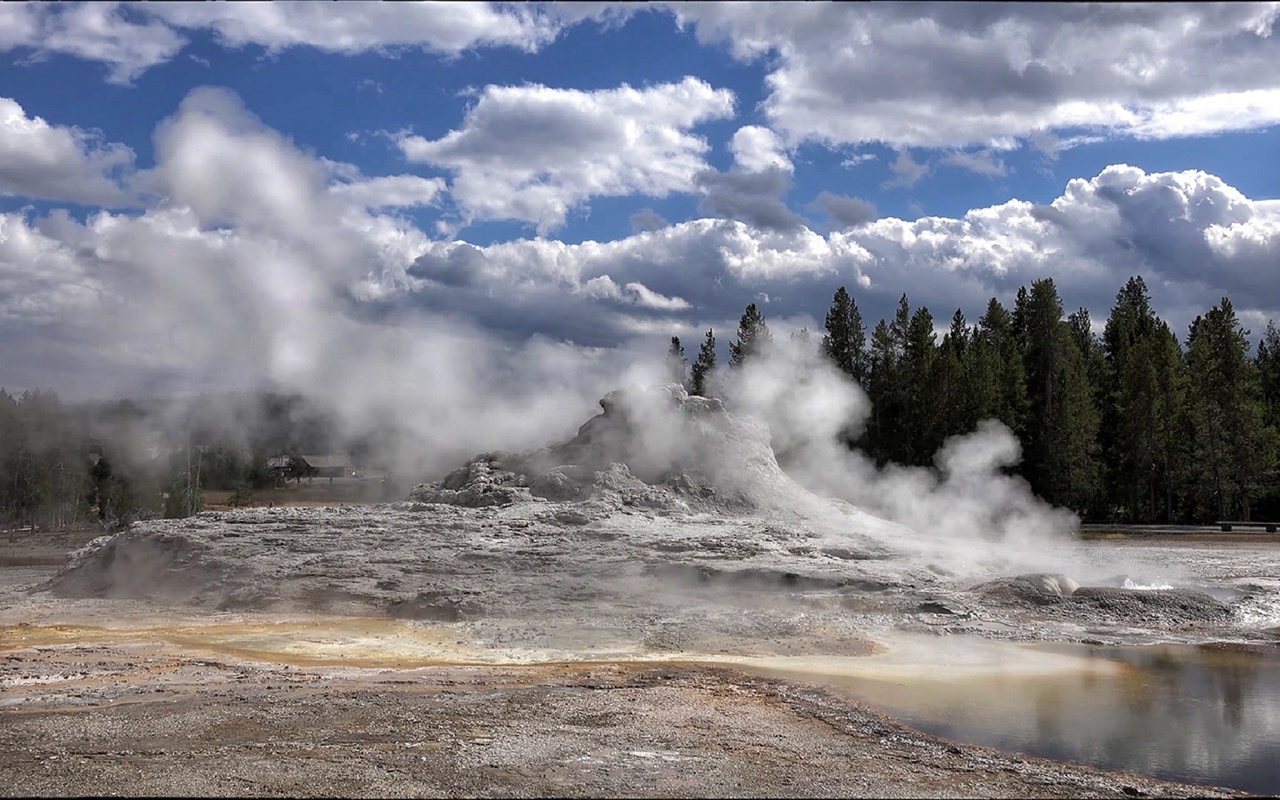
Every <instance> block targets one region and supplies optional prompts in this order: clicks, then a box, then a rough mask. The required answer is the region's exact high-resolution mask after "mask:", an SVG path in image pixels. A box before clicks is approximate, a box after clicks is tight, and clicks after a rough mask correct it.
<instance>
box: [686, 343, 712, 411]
mask: <svg viewBox="0 0 1280 800" xmlns="http://www.w3.org/2000/svg"><path fill="white" fill-rule="evenodd" d="M715 372H716V337H715V335H714V333H713V332H712V330H710V329H708V330H707V336H706V338H705V339H703V340H702V346H701V347H700V348H698V357H697V359H695V360H694V362H693V368H692V369H691V370H690V375H689V394H692V395H698V396H699V397H713V396H714V392H715Z"/></svg>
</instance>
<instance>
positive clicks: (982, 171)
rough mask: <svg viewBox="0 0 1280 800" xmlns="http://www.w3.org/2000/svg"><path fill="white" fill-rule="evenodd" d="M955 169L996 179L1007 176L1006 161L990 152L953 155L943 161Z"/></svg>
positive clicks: (981, 151) (982, 151) (980, 151)
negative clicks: (998, 176) (996, 177)
mask: <svg viewBox="0 0 1280 800" xmlns="http://www.w3.org/2000/svg"><path fill="white" fill-rule="evenodd" d="M942 160H943V162H944V163H946V164H950V165H951V166H953V167H960V168H961V169H967V170H969V171H970V172H973V173H975V174H977V175H986V176H988V177H994V176H997V175H1004V174H1005V171H1006V170H1005V165H1004V161H1002V160H1001V159H999V158H996V156H995V154H994V153H992V152H991V151H990V150H979V151H977V152H975V153H952V154H950V155H948V156H946V157H945V158H943V159H942Z"/></svg>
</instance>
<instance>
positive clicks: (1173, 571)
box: [0, 387, 1280, 797]
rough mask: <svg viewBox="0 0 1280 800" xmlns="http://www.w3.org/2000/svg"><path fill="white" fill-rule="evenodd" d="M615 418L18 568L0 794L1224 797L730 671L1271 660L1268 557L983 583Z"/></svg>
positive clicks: (676, 422) (748, 434)
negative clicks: (379, 487) (1002, 650)
mask: <svg viewBox="0 0 1280 800" xmlns="http://www.w3.org/2000/svg"><path fill="white" fill-rule="evenodd" d="M602 408H603V410H604V413H603V414H601V415H600V416H598V417H596V418H593V419H592V420H589V421H588V423H587V424H585V425H584V426H583V427H582V429H581V430H580V431H579V433H578V435H577V436H576V437H574V438H573V439H572V440H570V441H568V442H566V443H563V444H560V445H556V446H551V447H547V448H544V449H542V450H539V451H536V452H533V453H524V454H510V453H489V454H483V455H481V456H478V457H477V458H475V459H474V460H472V461H471V462H470V463H468V464H466V465H463V466H461V467H460V468H459V469H458V470H456V471H455V472H454V473H452V474H450V475H449V476H447V477H445V478H444V479H443V480H441V481H439V482H436V483H431V484H423V485H422V486H419V487H418V488H416V489H415V490H414V491H413V492H412V494H411V495H410V498H409V499H408V500H407V501H403V502H399V503H392V504H387V505H375V506H364V505H361V506H356V505H351V506H346V507H340V508H274V509H264V508H257V509H242V510H238V511H229V512H207V513H204V514H201V515H198V516H196V517H194V518H191V519H188V520H180V521H154V522H149V523H145V524H140V525H137V526H135V527H134V528H132V529H130V530H128V531H125V532H122V533H120V534H117V535H115V536H111V537H102V538H98V539H95V540H93V541H91V542H89V543H87V545H86V546H84V547H82V548H79V549H75V551H74V552H73V553H71V554H70V556H69V557H68V558H67V560H66V562H65V564H62V563H59V562H58V560H57V559H51V558H50V557H49V552H50V546H49V545H47V544H41V543H39V542H36V541H32V540H23V541H22V542H17V543H12V542H11V543H10V545H9V546H8V548H6V550H5V557H4V558H3V559H0V652H3V653H4V658H5V661H4V664H3V667H0V715H3V718H4V724H3V725H0V748H3V752H4V754H5V756H6V757H5V759H3V760H2V761H0V793H9V794H21V795H30V794H84V793H88V794H101V793H106V792H112V793H122V794H169V793H173V794H200V795H245V794H255V795H271V794H276V795H321V794H323V795H330V794H332V795H351V794H359V795H366V796H369V795H377V796H383V795H467V796H472V795H475V796H479V795H485V796H508V795H515V796H546V795H596V796H598V795H627V796H656V795H663V796H675V795H680V796H686V795H701V796H726V795H735V796H746V795H772V796H783V795H787V796H791V795H827V796H877V797H887V796H928V797H934V796H956V797H962V796H984V797H996V796H1009V797H1012V796H1042V797H1068V796H1069V797H1078V796H1144V795H1148V796H1193V795H1194V796H1205V795H1210V794H1218V792H1217V791H1216V790H1211V789H1207V788H1205V787H1190V786H1180V785H1176V784H1168V783H1163V782H1159V781H1154V780H1150V779H1146V778H1139V777H1135V776H1123V775H1114V774H1107V773H1102V772H1099V771H1096V770H1092V769H1087V768H1084V767H1079V766H1070V765H1061V764H1054V763H1051V762H1046V761H1042V760H1037V759H1030V758H1026V759H1024V758H1018V757H1014V756H1005V755H1000V754H996V753H994V752H991V751H987V750H983V749H981V748H975V747H968V746H961V745H956V744H952V743H948V742H944V741H941V740H938V739H935V738H932V737H929V736H925V735H922V734H920V733H917V732H914V731H912V730H910V729H908V728H906V727H904V726H902V725H900V724H898V723H895V722H893V721H892V720H888V719H886V718H884V717H883V716H881V715H880V714H878V713H876V712H874V711H872V710H870V709H868V708H865V707H863V706H861V705H859V704H857V703H856V702H854V701H852V700H850V699H848V698H844V697H838V696H836V695H833V694H830V693H827V692H825V691H823V690H821V689H818V688H817V687H813V686H805V685H798V684H789V683H783V682H779V681H777V680H774V679H767V678H763V677H759V675H758V674H754V676H753V674H749V673H746V672H742V671H739V670H738V669H736V668H735V667H734V666H733V665H735V664H736V665H743V666H750V664H752V663H757V664H759V663H764V662H763V661H761V659H766V660H767V659H775V661H776V660H777V659H782V660H783V661H785V660H786V659H795V658H802V657H803V658H837V659H846V660H849V659H853V660H865V661H867V662H868V663H870V662H872V661H874V660H875V659H877V658H881V657H882V655H883V654H884V652H885V651H886V650H892V649H893V648H894V647H895V644H894V643H895V642H896V641H898V640H899V639H900V638H901V637H903V636H914V637H922V636H923V637H925V641H927V639H928V637H937V636H941V635H976V636H980V637H984V639H995V640H1008V641H1012V642H1023V641H1029V640H1048V641H1063V642H1090V643H1106V644H1121V643H1132V642H1148V641H1172V642H1179V641H1182V642H1206V641H1222V640H1227V641H1234V642H1237V643H1242V644H1253V645H1264V646H1268V647H1272V646H1274V643H1275V641H1276V639H1277V629H1276V628H1275V625H1276V624H1280V604H1278V603H1277V598H1278V597H1280V582H1278V581H1277V579H1275V578H1273V577H1270V576H1274V575H1276V574H1277V572H1276V565H1277V557H1276V556H1277V553H1278V552H1280V550H1278V549H1277V548H1275V547H1273V546H1271V543H1270V542H1265V543H1260V544H1259V545H1258V546H1256V547H1251V546H1248V545H1243V546H1241V547H1236V548H1232V549H1231V550H1230V551H1229V552H1224V553H1221V554H1216V555H1215V554H1214V553H1208V554H1206V552H1205V548H1202V547H1201V548H1198V549H1197V548H1195V547H1190V548H1186V549H1184V550H1182V551H1179V550H1178V549H1177V548H1176V547H1174V548H1173V549H1168V548H1163V547H1153V548H1151V549H1150V550H1149V551H1148V550H1144V549H1143V548H1142V547H1136V548H1135V547H1129V546H1128V545H1127V544H1126V545H1121V544H1119V543H1112V542H1098V543H1094V544H1092V545H1090V547H1089V548H1088V549H1087V550H1082V549H1081V548H1080V546H1079V544H1078V542H1077V541H1076V540H1074V539H1073V538H1072V537H1070V536H1069V535H1066V536H1063V537H1061V538H1060V539H1056V540H1046V541H1043V542H1038V543H1036V546H1035V547H1034V548H1031V549H1030V550H1029V551H1026V549H1025V548H1024V552H1022V553H1018V554H1015V553H1012V552H1011V548H1009V547H1005V546H1002V545H1001V543H999V542H994V543H992V546H991V547H989V548H986V549H985V550H984V551H983V552H982V553H981V554H979V555H981V556H982V557H981V558H977V557H967V558H965V559H963V560H961V559H957V558H955V555H956V553H957V550H956V549H955V548H954V547H953V548H951V549H948V548H937V549H932V550H930V549H928V548H921V547H919V546H916V545H917V544H918V541H919V539H918V537H915V532H912V531H908V530H906V529H903V528H901V527H900V526H897V525H894V524H892V523H889V522H886V521H884V520H879V519H876V518H874V517H871V516H870V515H867V514H865V513H863V512H862V511H860V510H858V509H856V508H853V507H852V506H849V505H848V504H842V503H838V502H831V501H825V500H821V499H820V498H817V497H816V496H814V495H812V494H810V493H808V492H806V491H805V490H804V489H803V488H801V487H799V486H798V485H796V484H795V482H794V481H792V480H791V479H790V478H789V477H788V476H787V475H786V474H785V473H784V472H783V471H782V470H781V469H780V468H779V466H778V464H777V462H776V460H775V459H774V456H773V453H772V450H771V449H770V446H769V440H768V431H767V429H762V428H761V426H760V425H759V424H757V423H753V422H751V421H749V420H743V419H738V418H736V417H734V416H733V415H731V414H728V413H726V412H725V411H724V410H723V409H722V408H720V407H719V406H718V405H716V404H715V403H713V402H710V401H705V400H702V399H701V398H689V397H688V396H687V395H684V394H683V392H682V391H680V390H679V389H678V388H674V387H672V388H669V389H666V390H662V391H661V392H658V393H652V392H651V393H648V394H641V395H636V394H634V393H632V394H627V393H622V394H614V395H610V396H609V397H607V398H605V400H604V401H602ZM913 537H915V538H913ZM74 544H76V543H72V542H67V543H65V548H64V549H65V550H70V549H72V547H73V546H74ZM42 547H43V548H44V549H41V548H42ZM24 548H28V549H26V550H24ZM1028 552H1029V555H1028ZM969 555H973V554H972V553H970V554H969ZM1015 556H1016V557H1015ZM1028 558H1030V561H1028V560H1027V559H1028ZM890 655H892V654H890ZM717 664H718V666H716V665H717Z"/></svg>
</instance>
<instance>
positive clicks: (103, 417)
mask: <svg viewBox="0 0 1280 800" xmlns="http://www.w3.org/2000/svg"><path fill="white" fill-rule="evenodd" d="M335 427H336V425H335V423H334V422H333V421H332V420H330V419H328V418H327V417H326V416H325V415H324V414H323V413H321V412H319V411H318V410H316V409H315V408H312V407H310V406H309V405H308V404H307V403H306V401H305V399H303V398H301V397H298V396H292V395H275V394H271V393H255V394H244V393H232V394H224V395H202V396H199V397H195V398H191V399H189V400H186V401H183V402H181V403H177V402H175V401H170V400H162V399H157V400H112V401H104V402H94V403H87V404H79V405H74V404H66V403H63V402H62V401H61V400H60V399H59V398H58V396H57V394H55V393H54V392H50V391H46V390H33V391H27V392H23V393H22V394H21V395H18V396H16V397H15V396H13V395H10V394H9V393H8V392H6V391H4V390H3V389H0V529H10V530H12V529H16V528H20V527H27V528H31V527H34V528H46V529H66V528H73V527H83V526H86V525H101V526H103V527H105V528H108V529H111V528H118V527H120V526H122V525H125V524H127V523H128V522H130V521H132V520H134V519H138V518H146V517H152V516H167V517H184V516H188V515H190V514H193V513H195V512H197V511H200V510H201V508H202V506H203V493H204V491H205V490H227V491H233V492H237V493H248V492H249V491H252V490H254V489H262V488H266V487H270V486H274V485H278V484H279V483H280V482H281V481H282V480H283V479H284V478H285V477H287V476H288V475H287V474H282V473H281V472H279V471H275V472H273V471H271V470H269V469H268V468H267V459H268V458H269V457H271V456H276V455H290V456H296V455H297V454H299V453H302V452H327V451H328V450H329V449H331V448H332V447H333V446H335V445H336V444H338V442H337V441H336V437H334V435H333V433H332V432H333V430H334V429H335ZM341 444H342V445H344V446H345V447H346V449H348V450H349V451H350V452H352V453H353V454H355V455H356V456H363V455H364V454H365V453H364V451H368V450H370V448H372V447H374V446H376V443H374V442H370V443H364V451H362V450H361V447H362V443H361V442H350V441H344V442H341ZM295 463H296V462H295Z"/></svg>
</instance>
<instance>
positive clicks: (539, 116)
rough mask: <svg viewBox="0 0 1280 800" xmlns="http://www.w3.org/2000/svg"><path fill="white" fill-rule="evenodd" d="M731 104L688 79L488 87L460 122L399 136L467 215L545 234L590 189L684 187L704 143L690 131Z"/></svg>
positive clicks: (720, 92)
mask: <svg viewBox="0 0 1280 800" xmlns="http://www.w3.org/2000/svg"><path fill="white" fill-rule="evenodd" d="M733 106H734V96H733V93H732V92H730V91H728V90H726V89H713V88H712V87H711V86H710V85H708V84H707V83H705V82H704V81H701V80H699V79H697V78H691V77H689V78H685V79H684V80H682V81H680V82H679V83H667V84H659V85H656V86H651V87H646V88H643V89H635V88H632V87H631V86H628V85H626V84H623V85H622V86H620V87H619V88H617V89H606V90H601V91H595V92H584V91H578V90H574V89H555V88H551V87H547V86H542V85H537V84H534V85H527V86H486V87H485V88H484V89H483V90H482V91H481V92H480V94H479V96H478V98H477V99H476V102H475V104H474V105H473V106H472V107H471V108H470V109H469V110H468V111H467V115H466V119H465V121H464V123H463V126H462V127H461V128H460V129H458V130H454V131H450V132H449V133H448V134H446V135H445V136H444V137H442V138H440V139H436V140H428V139H425V138H423V137H421V136H411V135H401V136H400V137H399V139H398V143H399V145H400V148H401V150H402V151H403V152H404V155H405V157H406V158H408V159H409V160H410V161H415V162H421V163H428V164H433V165H435V166H438V167H443V168H445V169H448V170H451V171H452V172H453V173H454V177H453V180H452V183H451V187H450V194H451V197H452V199H453V201H454V202H455V203H457V204H458V205H459V207H461V209H462V210H463V211H464V212H465V214H466V215H467V216H468V217H469V218H472V219H515V220H524V221H527V222H532V223H535V224H536V225H537V226H538V231H539V234H545V233H546V232H547V231H549V230H550V229H552V228H554V227H556V226H558V225H561V224H563V223H564V221H565V217H566V215H567V214H568V213H569V211H570V209H572V208H574V207H575V206H576V205H577V204H579V203H581V202H583V201H585V200H587V199H588V198H590V197H600V196H606V197H619V196H626V195H631V194H644V195H649V196H653V197H662V196H665V195H667V194H668V193H670V192H673V191H689V190H690V188H691V187H692V185H693V179H694V176H695V175H696V174H698V173H699V172H701V171H703V170H705V169H706V167H707V165H706V162H705V161H704V160H703V154H704V153H705V152H706V151H707V150H708V147H709V146H708V144H707V143H706V141H705V140H704V139H703V138H702V137H700V136H697V135H695V134H693V133H691V132H690V129H691V128H692V127H693V126H694V125H696V124H698V123H700V122H704V121H707V120H712V119H722V118H725V117H729V116H731V115H732V114H733Z"/></svg>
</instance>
